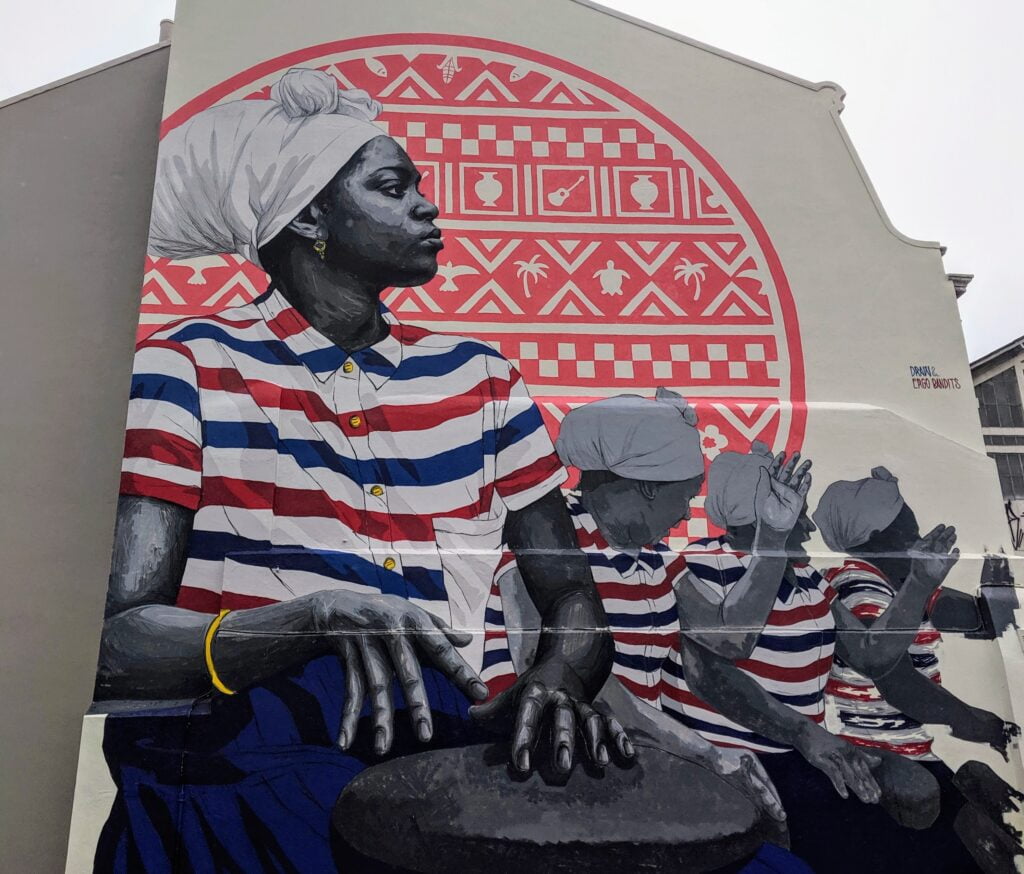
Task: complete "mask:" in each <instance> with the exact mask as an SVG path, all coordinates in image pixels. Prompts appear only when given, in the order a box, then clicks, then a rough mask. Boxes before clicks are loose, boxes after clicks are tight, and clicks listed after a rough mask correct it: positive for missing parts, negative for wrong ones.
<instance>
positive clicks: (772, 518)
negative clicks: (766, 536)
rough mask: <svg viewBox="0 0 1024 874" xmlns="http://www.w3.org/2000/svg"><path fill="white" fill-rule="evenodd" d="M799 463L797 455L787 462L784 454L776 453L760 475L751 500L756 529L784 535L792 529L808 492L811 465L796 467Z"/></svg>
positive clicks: (808, 461) (793, 455)
mask: <svg viewBox="0 0 1024 874" xmlns="http://www.w3.org/2000/svg"><path fill="white" fill-rule="evenodd" d="M799 461H800V453H799V452H794V453H793V454H792V456H790V458H789V460H788V461H787V460H786V453H784V452H780V453H779V454H778V455H776V456H775V459H774V460H773V461H772V463H771V466H770V467H769V468H768V469H767V470H764V471H762V472H761V476H760V479H758V482H757V489H756V491H755V498H754V509H755V513H756V516H757V523H758V527H759V528H760V527H762V526H767V527H768V528H769V529H770V530H771V531H772V532H776V533H778V534H784V535H788V534H789V532H790V531H792V530H793V526H794V525H796V522H797V520H798V519H799V518H800V512H801V511H802V510H803V508H804V504H805V503H806V501H807V492H808V491H810V488H811V474H810V469H811V461H810V459H808V460H807V461H805V462H804V463H803V464H801V465H800V466H799V467H797V462H799Z"/></svg>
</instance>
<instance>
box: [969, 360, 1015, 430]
mask: <svg viewBox="0 0 1024 874" xmlns="http://www.w3.org/2000/svg"><path fill="white" fill-rule="evenodd" d="M974 392H975V394H977V396H978V409H979V411H980V413H981V427H982V428H1024V406H1022V405H1021V401H1020V385H1019V384H1018V382H1017V368H1016V367H1011V368H1009V369H1008V370H1004V371H1003V372H1002V373H999V374H996V375H995V376H993V377H992V378H991V379H986V380H985V381H984V382H982V383H979V384H978V385H976V386H975V387H974Z"/></svg>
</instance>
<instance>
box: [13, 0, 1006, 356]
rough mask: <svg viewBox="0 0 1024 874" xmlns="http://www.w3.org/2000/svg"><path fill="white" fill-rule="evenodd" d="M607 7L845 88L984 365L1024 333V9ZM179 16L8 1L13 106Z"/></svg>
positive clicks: (709, 0) (152, 37)
mask: <svg viewBox="0 0 1024 874" xmlns="http://www.w3.org/2000/svg"><path fill="white" fill-rule="evenodd" d="M465 2H472V0H465ZM605 2H606V4H607V5H610V6H614V7H616V8H619V9H622V10H623V11H625V12H628V13H629V14H631V15H634V16H637V17H639V18H644V19H647V20H648V21H652V22H655V23H656V24H659V25H661V26H663V27H667V28H669V29H671V30H675V31H678V32H679V33H682V34H685V35H687V36H689V37H692V38H694V39H698V40H701V41H703V42H706V43H709V44H711V45H714V46H718V47H720V48H723V49H725V50H727V51H730V52H733V53H734V54H738V55H742V56H744V57H748V58H751V59H753V60H755V61H759V62H761V63H763V64H768V65H769V66H772V67H776V68H778V69H780V70H784V71H786V72H788V73H792V74H794V75H797V76H802V77H803V78H805V79H810V80H813V81H819V80H822V79H829V80H832V81H835V82H838V83H839V84H840V85H842V86H843V87H844V88H845V89H846V91H847V99H846V110H845V112H844V113H843V121H844V123H845V124H846V126H847V128H848V130H849V131H850V135H851V137H852V139H853V142H854V144H855V145H856V147H857V150H858V151H859V153H860V155H861V158H862V160H863V162H864V165H865V166H866V167H867V170H868V173H869V174H870V175H871V178H872V181H873V182H874V184H875V187H876V188H877V189H878V192H879V194H880V196H881V198H882V202H883V203H884V204H885V207H886V210H887V211H888V213H889V215H890V217H891V218H892V220H893V223H894V224H895V225H896V227H898V228H899V229H900V230H901V231H903V232H904V233H906V234H908V235H909V236H911V237H917V238H920V239H929V240H940V241H941V242H942V243H944V244H945V245H947V246H948V247H949V252H948V254H947V255H946V259H945V263H946V269H947V271H948V272H951V273H954V272H955V273H974V274H976V279H975V280H974V283H973V284H972V285H971V288H970V291H969V292H968V294H967V296H966V297H965V298H964V299H963V300H962V301H961V313H962V315H963V321H964V330H965V333H966V336H967V345H968V351H969V353H970V355H971V357H972V358H976V357H978V356H980V355H982V354H984V353H985V352H988V351H989V350H991V349H994V348H996V347H998V346H1001V345H1002V344H1004V343H1006V342H1008V341H1010V340H1012V339H1014V338H1015V337H1018V336H1020V335H1022V334H1024V295H1022V282H1021V280H1020V279H1019V277H1018V274H1017V272H1016V268H1015V267H1014V264H1015V263H1016V261H1017V260H1019V259H1022V258H1024V255H1022V254H1021V253H1022V252H1024V244H1022V237H1024V233H1022V231H1024V212H1022V207H1021V205H1020V200H1021V198H1022V197H1024V163H1022V160H1021V156H1022V155H1024V114H1022V113H1021V111H1020V108H1019V102H1020V91H1021V86H1022V85H1024V49H1022V47H1021V44H1020V34H1021V33H1024V3H1021V2H1019V0H857V2H853V0H705V2H703V3H694V2H692V0H605ZM281 6H282V9H286V8H287V4H286V3H284V2H282V3H281ZM173 7H174V3H173V0H103V2H98V0H46V2H45V3H24V2H22V0H0V22H2V27H0V100H2V99H4V98H6V97H10V96H12V95H14V94H18V93H21V92H23V91H27V90H29V89H31V88H35V87H38V86H39V85H43V84H45V83H47V82H50V81H53V80H54V79H58V78H61V77H63V76H67V75H70V74H72V73H75V72H77V71H79V70H82V69H85V68H87V67H90V66H93V65H95V64H98V63H102V62H103V61H106V60H109V59H111V58H115V57H117V56H119V55H122V54H126V53H128V52H131V51H134V50H136V49H139V48H142V47H144V46H147V45H149V44H151V43H153V42H155V41H156V37H157V32H158V23H159V21H160V19H161V18H172V17H173ZM1014 252H1017V253H1018V254H1016V255H1015V254H1014ZM826 330H827V328H826Z"/></svg>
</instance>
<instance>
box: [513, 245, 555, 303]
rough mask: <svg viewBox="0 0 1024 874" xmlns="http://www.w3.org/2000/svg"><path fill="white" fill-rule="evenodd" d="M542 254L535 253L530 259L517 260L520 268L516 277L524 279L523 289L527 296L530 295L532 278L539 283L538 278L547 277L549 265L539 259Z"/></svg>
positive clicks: (517, 265) (534, 282) (535, 282)
mask: <svg viewBox="0 0 1024 874" xmlns="http://www.w3.org/2000/svg"><path fill="white" fill-rule="evenodd" d="M538 258H540V255H534V256H533V257H532V258H531V259H530V260H529V261H516V267H518V268H519V269H518V270H517V271H516V277H517V278H518V279H522V280H523V291H525V292H526V296H527V297H529V296H530V280H531V279H532V280H533V284H534V285H536V284H537V279H538V278H540V277H544V278H545V279H546V278H547V275H548V274H547V270H548V265H547V264H545V263H544V262H543V261H538V260H537V259H538Z"/></svg>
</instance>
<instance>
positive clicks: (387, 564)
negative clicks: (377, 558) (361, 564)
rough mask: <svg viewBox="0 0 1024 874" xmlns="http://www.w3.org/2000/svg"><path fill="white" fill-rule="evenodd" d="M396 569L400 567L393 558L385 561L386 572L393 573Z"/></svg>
mask: <svg viewBox="0 0 1024 874" xmlns="http://www.w3.org/2000/svg"><path fill="white" fill-rule="evenodd" d="M396 567H398V562H397V561H395V560H394V559H393V558H386V559H384V570H386V571H393V570H394V569H395V568H396Z"/></svg>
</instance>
